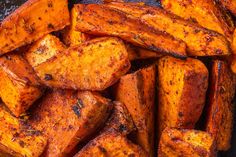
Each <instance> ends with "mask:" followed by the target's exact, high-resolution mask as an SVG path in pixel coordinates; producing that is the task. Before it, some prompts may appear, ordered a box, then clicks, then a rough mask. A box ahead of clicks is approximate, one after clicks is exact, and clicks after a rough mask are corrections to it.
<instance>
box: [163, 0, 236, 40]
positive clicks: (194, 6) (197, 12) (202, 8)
mask: <svg viewBox="0 0 236 157" xmlns="http://www.w3.org/2000/svg"><path fill="white" fill-rule="evenodd" d="M161 2H162V6H163V7H164V9H166V10H168V11H170V12H172V13H174V14H176V15H178V16H180V17H183V18H184V19H187V20H192V21H195V22H197V23H199V24H200V25H201V26H203V27H205V28H207V29H210V30H214V31H216V32H218V33H220V34H223V35H225V36H226V37H227V38H228V39H229V41H231V40H232V33H233V31H234V23H233V20H232V19H231V17H230V15H229V14H228V13H226V11H225V10H224V8H223V7H222V6H221V5H220V4H218V3H217V2H216V1H215V0H191V1H189V0H161Z"/></svg>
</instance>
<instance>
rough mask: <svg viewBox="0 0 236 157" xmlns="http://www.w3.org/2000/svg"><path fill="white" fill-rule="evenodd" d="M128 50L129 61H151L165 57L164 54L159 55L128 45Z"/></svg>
mask: <svg viewBox="0 0 236 157" xmlns="http://www.w3.org/2000/svg"><path fill="white" fill-rule="evenodd" d="M126 49H127V52H128V54H129V60H130V61H133V60H139V59H149V58H159V57H162V56H163V53H161V52H160V53H158V52H154V51H150V50H148V49H144V48H140V47H136V46H133V45H130V44H126Z"/></svg>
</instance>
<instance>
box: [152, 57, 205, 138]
mask: <svg viewBox="0 0 236 157" xmlns="http://www.w3.org/2000/svg"><path fill="white" fill-rule="evenodd" d="M157 82H158V90H159V91H158V115H157V116H158V124H159V125H158V128H159V129H158V131H159V132H158V134H159V137H160V134H161V132H162V131H163V130H164V129H165V128H166V127H175V128H188V129H193V128H194V126H195V123H196V122H197V121H198V119H199V117H200V115H201V113H202V110H203V108H204V105H205V97H206V91H207V87H208V70H207V68H206V67H205V65H204V64H203V63H202V62H201V61H199V60H197V59H192V58H188V59H187V60H180V59H176V58H173V57H169V56H166V57H163V58H161V59H160V60H159V62H158V81H157Z"/></svg>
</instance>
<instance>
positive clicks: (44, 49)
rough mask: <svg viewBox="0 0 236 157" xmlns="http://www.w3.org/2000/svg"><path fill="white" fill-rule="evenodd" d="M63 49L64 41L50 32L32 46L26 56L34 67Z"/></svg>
mask: <svg viewBox="0 0 236 157" xmlns="http://www.w3.org/2000/svg"><path fill="white" fill-rule="evenodd" d="M63 51H65V46H64V45H63V43H61V42H60V40H59V39H58V38H57V37H55V36H53V35H50V34H48V35H46V36H44V37H43V38H41V39H40V40H38V41H36V42H35V43H34V44H33V45H32V46H30V48H29V49H28V51H27V52H25V53H24V57H25V59H26V60H27V61H28V62H29V64H30V65H31V66H32V67H36V66H38V65H39V64H41V63H44V62H45V61H47V60H48V59H50V58H52V57H54V56H56V55H57V54H59V53H61V52H63Z"/></svg>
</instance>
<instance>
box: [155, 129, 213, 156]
mask: <svg viewBox="0 0 236 157" xmlns="http://www.w3.org/2000/svg"><path fill="white" fill-rule="evenodd" d="M158 156H159V157H179V156H181V157H189V156H192V157H216V151H215V141H214V138H213V137H212V136H211V135H210V134H208V133H207V132H203V131H197V130H184V129H183V130H177V129H170V128H166V129H165V130H164V131H163V133H162V135H161V140H160V144H159V149H158Z"/></svg>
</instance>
